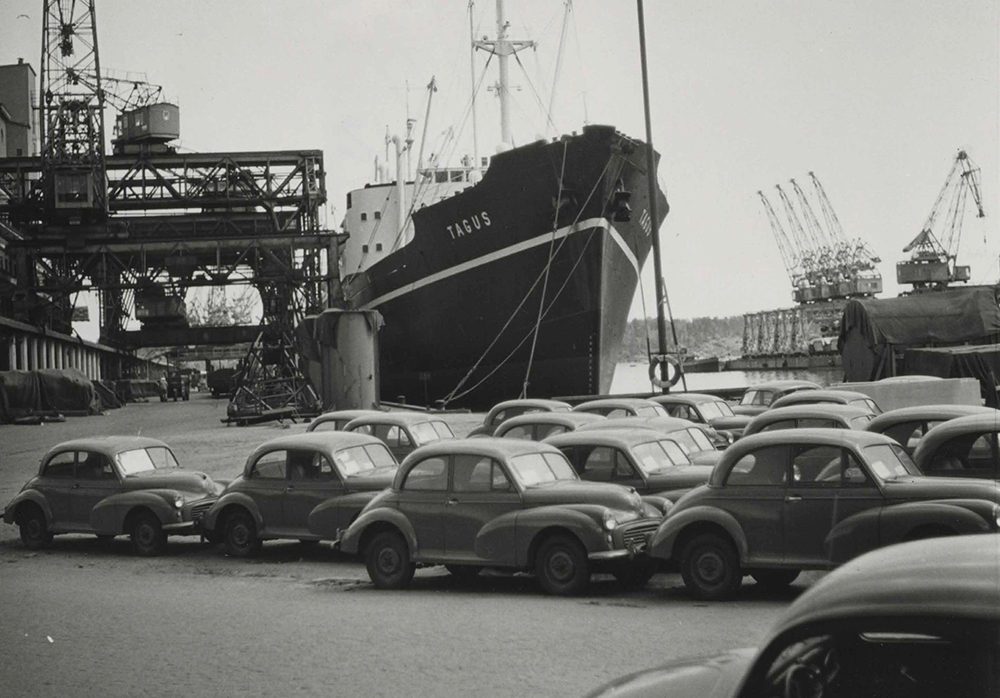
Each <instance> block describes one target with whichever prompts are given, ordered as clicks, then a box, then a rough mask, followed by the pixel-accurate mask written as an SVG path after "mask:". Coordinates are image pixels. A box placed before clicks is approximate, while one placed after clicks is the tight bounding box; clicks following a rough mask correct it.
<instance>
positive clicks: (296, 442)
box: [204, 432, 397, 557]
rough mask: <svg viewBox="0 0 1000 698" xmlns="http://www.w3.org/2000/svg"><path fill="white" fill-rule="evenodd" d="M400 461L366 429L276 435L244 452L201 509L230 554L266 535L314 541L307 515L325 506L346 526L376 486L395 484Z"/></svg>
mask: <svg viewBox="0 0 1000 698" xmlns="http://www.w3.org/2000/svg"><path fill="white" fill-rule="evenodd" d="M396 468H397V463H396V459H395V458H393V456H392V454H391V453H390V452H389V449H388V447H386V445H385V444H384V443H382V441H381V440H379V439H377V438H375V437H374V436H369V435H367V434H351V433H347V432H319V433H309V432H305V433H302V434H291V435H289V436H279V437H278V438H276V439H271V440H270V441H267V442H266V443H263V444H261V445H260V446H258V447H257V448H255V449H254V450H253V452H252V453H251V454H250V457H249V458H247V461H246V465H245V466H244V468H243V474H242V475H240V476H239V477H237V478H236V479H235V480H233V481H232V482H230V483H229V484H228V485H227V486H226V489H225V491H224V492H223V493H222V495H221V496H220V497H219V500H218V501H217V502H215V503H214V505H213V506H212V508H211V509H209V510H208V513H207V514H206V515H205V521H204V526H205V529H206V531H207V532H208V535H209V536H210V540H214V541H219V542H222V543H224V544H225V547H226V552H227V553H229V554H230V555H232V556H233V557H250V556H253V555H256V554H257V553H258V552H260V548H261V545H262V543H263V542H264V541H265V540H270V539H277V538H292V539H297V540H300V541H302V542H315V541H318V540H320V539H321V536H319V535H317V534H315V533H313V532H312V531H311V530H310V528H309V515H310V514H311V513H312V512H313V510H314V509H315V508H316V507H317V506H319V505H325V507H326V508H325V512H326V513H325V517H326V518H327V519H328V520H330V521H332V522H333V524H332V529H333V530H332V532H331V534H330V536H329V538H331V539H332V538H335V537H336V530H335V529H336V528H337V527H340V528H346V527H347V524H348V523H349V522H350V521H351V520H353V519H354V517H356V516H357V515H358V513H359V512H360V511H361V509H362V508H364V506H365V504H367V503H368V502H369V501H370V500H371V498H372V497H373V496H374V493H375V492H378V491H379V490H383V489H385V488H386V487H388V486H389V485H390V484H391V483H392V478H393V477H394V476H395V474H396Z"/></svg>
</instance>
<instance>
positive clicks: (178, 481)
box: [125, 468, 218, 494]
mask: <svg viewBox="0 0 1000 698" xmlns="http://www.w3.org/2000/svg"><path fill="white" fill-rule="evenodd" d="M125 489H127V490H178V491H179V492H190V493H194V494H217V493H218V492H217V488H216V485H215V483H214V482H213V481H212V478H210V477H209V476H208V475H206V474H205V473H199V472H197V471H194V470H183V469H181V468H166V469H163V470H151V471H149V472H145V473H138V474H136V475H129V476H128V477H126V478H125Z"/></svg>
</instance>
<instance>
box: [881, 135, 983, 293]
mask: <svg viewBox="0 0 1000 698" xmlns="http://www.w3.org/2000/svg"><path fill="white" fill-rule="evenodd" d="M969 193H971V194H972V199H973V201H975V204H976V210H977V216H976V217H977V218H984V217H985V216H986V212H985V211H984V210H983V195H982V190H981V189H980V184H979V167H978V166H976V164H975V163H974V162H972V158H970V157H969V155H968V154H967V153H966V152H965V151H964V150H960V151H958V155H957V156H956V157H955V161H954V162H953V163H952V165H951V170H950V171H949V172H948V177H947V178H946V179H945V181H944V186H943V187H941V191H940V192H938V196H937V199H936V200H935V201H934V206H933V207H932V208H931V212H930V215H928V216H927V220H926V221H924V225H923V227H922V228H921V229H920V233H919V234H918V235H917V236H916V237H915V238H913V240H911V241H910V244H909V245H907V246H906V247H904V248H903V252H904V253H907V252H908V253H910V259H908V260H904V261H902V262H899V263H897V264H896V280H897V281H898V282H899V283H901V284H912V285H913V288H914V290H916V291H920V290H930V289H939V288H944V287H946V286H947V285H948V284H950V283H952V282H955V281H968V280H969V278H970V273H969V267H968V266H957V265H956V264H955V260H956V258H957V257H958V247H959V244H960V243H961V240H962V220H963V219H964V217H965V203H966V199H967V197H968V195H969ZM946 201H947V206H946V208H947V213H946V214H945V216H944V219H943V222H942V223H941V226H940V228H936V227H935V226H936V225H937V222H938V215H939V214H940V213H941V211H942V209H943V208H944V207H943V204H945V202H946ZM935 231H937V232H935ZM940 236H943V240H942V239H941V237H940Z"/></svg>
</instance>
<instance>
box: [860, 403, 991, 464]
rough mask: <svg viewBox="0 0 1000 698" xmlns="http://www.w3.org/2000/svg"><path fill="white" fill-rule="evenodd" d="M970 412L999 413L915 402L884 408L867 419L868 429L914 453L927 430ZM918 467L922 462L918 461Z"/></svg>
mask: <svg viewBox="0 0 1000 698" xmlns="http://www.w3.org/2000/svg"><path fill="white" fill-rule="evenodd" d="M970 414H996V410H994V409H993V408H992V407H982V406H980V405H916V406H914V407H900V408H899V409H895V410H889V411H888V412H883V413H882V414H880V415H879V416H877V417H875V418H874V419H873V420H872V421H870V422H868V424H867V425H866V426H865V430H866V431H871V432H874V433H876V434H885V435H886V436H888V437H890V438H893V439H895V440H896V441H897V442H899V445H900V446H902V447H903V448H904V449H906V452H907V453H909V454H910V455H911V456H912V455H913V452H914V451H915V450H916V448H917V445H918V444H919V443H920V439H921V438H923V436H924V434H926V433H927V432H928V431H930V430H931V429H933V428H934V427H936V426H937V425H939V424H944V423H945V422H947V421H949V420H951V419H955V418H957V417H966V416H968V415H970ZM918 467H919V464H918Z"/></svg>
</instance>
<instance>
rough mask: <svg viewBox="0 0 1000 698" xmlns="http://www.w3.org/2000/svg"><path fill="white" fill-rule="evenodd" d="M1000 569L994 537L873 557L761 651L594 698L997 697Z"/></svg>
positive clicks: (635, 678)
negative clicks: (758, 697)
mask: <svg viewBox="0 0 1000 698" xmlns="http://www.w3.org/2000/svg"><path fill="white" fill-rule="evenodd" d="M956 570H961V574H956ZM997 570H1000V538H998V537H997V536H991V537H990V538H987V539H984V538H983V537H981V536H964V537H960V538H947V539H939V540H921V541H916V542H913V543H905V544H903V545H894V546H891V547H889V548H886V549H884V550H877V551H875V552H871V553H868V554H867V555H864V556H863V557H859V558H858V559H856V560H854V561H853V562H852V563H851V564H850V565H845V566H844V567H842V568H841V569H839V570H836V571H835V572H833V573H832V574H830V575H827V576H826V577H825V578H824V579H822V580H820V581H819V582H817V583H816V584H815V585H814V586H813V587H812V588H811V589H809V590H808V591H806V593H804V594H803V595H802V596H800V597H799V598H798V599H797V600H796V601H795V602H794V603H793V604H792V605H791V606H790V607H789V608H788V610H787V611H785V613H784V614H783V615H782V617H781V619H780V620H779V621H778V623H777V624H776V625H775V626H774V627H773V628H772V629H771V630H770V632H769V633H768V634H767V636H766V637H765V639H764V642H763V643H762V645H761V649H760V650H759V651H754V650H734V651H730V652H728V653H725V654H722V655H719V656H715V657H704V658H701V659H689V660H684V661H678V662H673V663H671V664H668V665H665V666H662V667H658V668H656V669H650V670H647V671H642V672H639V673H636V674H632V675H631V676H626V677H623V678H620V679H618V680H616V681H613V682H611V683H610V684H608V685H607V686H605V687H603V688H601V689H600V690H598V691H595V692H594V693H592V694H591V698H652V697H653V696H657V697H659V698H666V697H669V698H702V697H703V696H712V697H713V698H734V697H735V696H742V697H743V698H750V697H752V696H753V697H756V696H783V697H785V698H807V697H809V698H820V697H825V698H842V697H843V698H849V697H851V698H853V697H855V696H880V697H881V696H886V697H895V696H899V697H902V696H907V697H910V696H913V697H915V698H933V697H937V696H955V697H957V698H996V696H998V695H1000V584H998V583H997Z"/></svg>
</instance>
